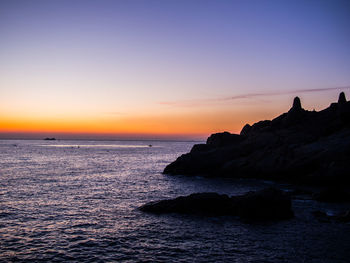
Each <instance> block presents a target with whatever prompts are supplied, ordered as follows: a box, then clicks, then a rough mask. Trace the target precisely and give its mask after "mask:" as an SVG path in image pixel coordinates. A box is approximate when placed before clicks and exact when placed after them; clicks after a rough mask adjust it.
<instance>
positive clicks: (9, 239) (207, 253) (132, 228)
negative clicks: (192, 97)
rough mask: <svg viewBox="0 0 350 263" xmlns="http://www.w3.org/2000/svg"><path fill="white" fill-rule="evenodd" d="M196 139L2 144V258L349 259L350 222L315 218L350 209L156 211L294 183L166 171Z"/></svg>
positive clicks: (315, 205) (297, 203) (306, 203)
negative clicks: (271, 213) (268, 216)
mask: <svg viewBox="0 0 350 263" xmlns="http://www.w3.org/2000/svg"><path fill="white" fill-rule="evenodd" d="M195 143H196V142H180V141H82V140H81V141H69V140H56V141H44V140H0V262H350V225H349V224H345V223H339V222H322V221H319V220H318V219H316V218H315V217H314V216H313V215H312V211H316V210H321V211H325V212H327V213H328V214H336V213H338V212H340V211H344V210H345V209H349V205H348V204H327V203H319V202H316V201H313V200H310V199H307V198H305V199H304V198H299V199H295V200H293V210H294V212H295V218H293V219H290V220H285V221H279V222H269V223H257V224H247V223H245V222H242V221H240V220H239V218H236V217H231V216H220V217H207V216H198V215H197V216H193V215H179V214H166V215H154V214H149V213H144V212H141V211H139V210H138V207H139V206H141V205H143V204H145V203H147V202H150V201H155V200H161V199H167V198H174V197H177V196H180V195H188V194H191V193H196V192H217V193H221V194H228V195H238V194H243V193H246V192H247V191H252V190H258V189H262V188H265V187H269V186H276V187H279V188H281V189H284V190H286V191H289V190H292V188H293V186H290V185H288V184H277V183H273V182H270V181H257V180H247V179H218V178H217V179H210V178H204V177H200V176H198V177H186V176H181V175H178V176H171V175H165V174H162V171H163V169H164V168H165V166H166V165H167V164H169V163H170V162H172V161H174V160H175V159H176V158H177V157H178V156H180V155H181V154H183V153H186V152H188V151H189V150H190V149H191V147H192V146H193V144H195Z"/></svg>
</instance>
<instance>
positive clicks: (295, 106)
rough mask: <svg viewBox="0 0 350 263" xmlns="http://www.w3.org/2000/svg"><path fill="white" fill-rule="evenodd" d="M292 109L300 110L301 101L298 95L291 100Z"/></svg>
mask: <svg viewBox="0 0 350 263" xmlns="http://www.w3.org/2000/svg"><path fill="white" fill-rule="evenodd" d="M292 109H294V110H301V109H302V108H301V102H300V98H299V97H295V98H294V101H293V107H292Z"/></svg>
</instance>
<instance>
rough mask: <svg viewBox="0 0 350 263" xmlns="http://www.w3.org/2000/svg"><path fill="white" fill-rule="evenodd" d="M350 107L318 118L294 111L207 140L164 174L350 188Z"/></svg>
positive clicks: (296, 107)
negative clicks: (349, 166) (235, 132)
mask: <svg viewBox="0 0 350 263" xmlns="http://www.w3.org/2000/svg"><path fill="white" fill-rule="evenodd" d="M349 162H350V102H347V101H346V98H345V94H344V93H341V94H340V95H339V100H338V102H337V103H332V104H331V105H330V106H329V107H328V108H326V109H324V110H322V111H319V112H316V111H307V110H305V109H303V108H302V106H301V102H300V99H299V98H298V97H296V98H295V99H294V102H293V106H292V108H291V109H290V110H289V111H288V112H287V113H284V114H282V115H280V116H278V117H277V118H275V119H273V120H265V121H260V122H257V123H255V124H253V125H249V124H247V125H245V126H244V127H243V129H242V131H241V133H240V134H239V135H238V134H230V133H228V132H224V133H218V134H213V135H211V136H210V137H209V138H208V140H207V142H206V144H200V145H195V146H194V147H193V149H192V150H191V152H190V153H188V154H184V155H182V156H180V157H179V158H178V159H177V160H176V161H175V162H173V163H171V164H169V165H168V166H167V167H166V168H165V169H164V173H166V174H182V175H201V176H215V177H216V176H222V177H254V178H265V179H277V180H284V181H293V182H302V183H310V184H315V183H317V184H330V183H335V184H337V183H340V184H343V183H349V182H350V178H349V177H350V176H349V174H348V163H349Z"/></svg>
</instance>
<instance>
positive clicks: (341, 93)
mask: <svg viewBox="0 0 350 263" xmlns="http://www.w3.org/2000/svg"><path fill="white" fill-rule="evenodd" d="M338 103H339V104H343V103H346V97H345V93H344V92H340V94H339V99H338Z"/></svg>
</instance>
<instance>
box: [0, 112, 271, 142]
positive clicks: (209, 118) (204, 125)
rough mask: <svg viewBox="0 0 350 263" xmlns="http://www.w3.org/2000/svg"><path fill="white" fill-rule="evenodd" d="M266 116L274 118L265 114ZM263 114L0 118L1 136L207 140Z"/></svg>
mask: <svg viewBox="0 0 350 263" xmlns="http://www.w3.org/2000/svg"><path fill="white" fill-rule="evenodd" d="M265 113H266V114H265V117H267V116H266V115H271V114H268V113H267V112H265ZM261 115H262V114H258V115H256V114H255V115H253V113H247V112H244V114H243V113H237V112H232V111H219V112H207V111H206V112H191V113H186V114H185V113H177V114H175V113H173V114H164V115H147V116H136V115H135V116H125V117H122V118H121V117H119V118H115V119H113V118H96V117H95V118H78V117H75V118H73V117H71V118H69V117H68V118H50V119H49V118H44V117H38V118H33V117H15V116H12V118H4V117H0V127H1V128H0V133H67V134H93V135H99V134H100V135H103V134H108V135H120V134H122V135H124V136H125V135H128V134H130V135H133V136H136V135H139V136H140V137H142V136H144V135H155V136H156V135H159V136H160V137H166V136H167V135H169V136H176V135H178V136H180V137H188V138H206V137H207V136H209V135H210V134H211V133H215V132H221V131H223V130H225V131H230V132H232V133H239V131H240V130H241V128H242V126H243V125H244V124H245V123H246V122H247V120H248V121H249V120H253V121H256V120H258V119H259V118H261V117H262V116H261Z"/></svg>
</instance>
